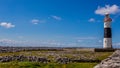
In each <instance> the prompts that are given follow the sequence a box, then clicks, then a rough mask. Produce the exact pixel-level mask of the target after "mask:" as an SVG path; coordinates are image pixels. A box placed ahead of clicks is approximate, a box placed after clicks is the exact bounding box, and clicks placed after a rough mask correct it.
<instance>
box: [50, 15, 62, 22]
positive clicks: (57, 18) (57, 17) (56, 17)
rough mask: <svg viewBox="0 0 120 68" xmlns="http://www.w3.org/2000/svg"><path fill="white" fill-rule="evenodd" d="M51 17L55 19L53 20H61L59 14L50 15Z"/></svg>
mask: <svg viewBox="0 0 120 68" xmlns="http://www.w3.org/2000/svg"><path fill="white" fill-rule="evenodd" d="M51 17H52V18H53V19H55V20H59V21H60V20H62V18H61V17H59V16H55V15H52V16H51Z"/></svg>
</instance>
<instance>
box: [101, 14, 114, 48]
mask: <svg viewBox="0 0 120 68" xmlns="http://www.w3.org/2000/svg"><path fill="white" fill-rule="evenodd" d="M111 22H112V19H111V18H110V14H109V13H106V14H105V18H104V39H103V48H105V49H112V31H111Z"/></svg>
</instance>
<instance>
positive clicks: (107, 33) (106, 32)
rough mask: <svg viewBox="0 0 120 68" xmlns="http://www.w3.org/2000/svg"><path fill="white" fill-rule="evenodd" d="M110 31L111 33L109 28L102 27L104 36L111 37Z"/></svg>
mask: <svg viewBox="0 0 120 68" xmlns="http://www.w3.org/2000/svg"><path fill="white" fill-rule="evenodd" d="M111 37H112V33H111V28H104V38H111Z"/></svg>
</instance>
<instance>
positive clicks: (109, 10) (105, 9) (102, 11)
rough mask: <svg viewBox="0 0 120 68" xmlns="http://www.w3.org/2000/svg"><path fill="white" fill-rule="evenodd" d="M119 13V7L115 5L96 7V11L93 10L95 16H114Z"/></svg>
mask: <svg viewBox="0 0 120 68" xmlns="http://www.w3.org/2000/svg"><path fill="white" fill-rule="evenodd" d="M119 11H120V8H119V6H117V5H112V6H110V5H105V7H100V6H99V7H98V8H97V10H95V13H96V14H100V15H104V14H105V13H109V14H116V13H118V12H119Z"/></svg>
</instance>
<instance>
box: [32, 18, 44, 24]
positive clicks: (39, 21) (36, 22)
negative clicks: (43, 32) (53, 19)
mask: <svg viewBox="0 0 120 68" xmlns="http://www.w3.org/2000/svg"><path fill="white" fill-rule="evenodd" d="M31 22H32V23H33V24H38V23H45V22H46V21H45V20H39V19H33V20H32V21H31Z"/></svg>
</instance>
